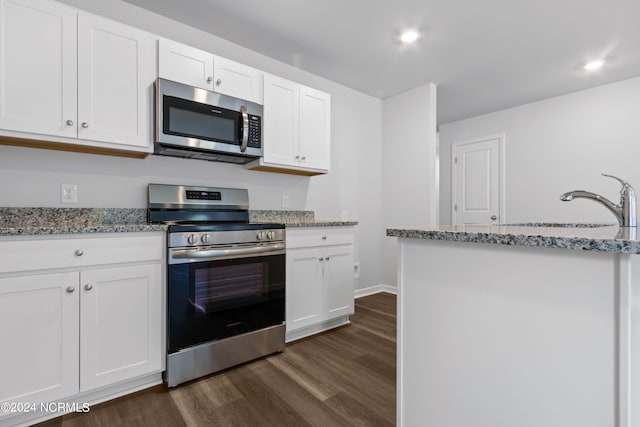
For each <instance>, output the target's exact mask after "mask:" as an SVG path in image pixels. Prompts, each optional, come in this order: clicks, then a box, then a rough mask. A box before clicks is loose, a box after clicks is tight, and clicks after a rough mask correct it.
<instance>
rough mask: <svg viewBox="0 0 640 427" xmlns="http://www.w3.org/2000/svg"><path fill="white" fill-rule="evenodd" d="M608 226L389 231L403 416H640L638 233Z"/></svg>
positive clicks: (616, 422)
mask: <svg viewBox="0 0 640 427" xmlns="http://www.w3.org/2000/svg"><path fill="white" fill-rule="evenodd" d="M634 231H635V229H633V230H629V229H628V228H627V229H620V228H618V226H617V225H615V226H613V225H603V224H590V225H588V224H582V225H581V224H520V225H512V226H490V225H467V226H457V227H456V226H439V227H426V228H403V229H400V228H396V229H388V230H387V235H388V236H392V237H398V238H399V244H398V407H397V411H398V412H397V413H398V425H400V426H415V425H424V426H446V427H458V426H460V427H463V426H464V427H466V426H474V427H485V426H486V427H489V426H491V427H512V426H531V427H534V426H535V427H539V426H545V427H552V426H558V427H560V426H563V427H566V426H581V427H588V426H593V427H609V426H610V427H614V426H616V427H618V426H624V427H630V426H634V427H636V426H639V425H640V256H637V255H638V254H640V242H639V241H638V240H637V239H636V238H635V236H634V234H635V233H634Z"/></svg>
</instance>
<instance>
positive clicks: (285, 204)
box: [282, 194, 289, 208]
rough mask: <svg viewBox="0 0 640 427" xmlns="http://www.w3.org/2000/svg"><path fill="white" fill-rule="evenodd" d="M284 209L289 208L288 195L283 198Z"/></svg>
mask: <svg viewBox="0 0 640 427" xmlns="http://www.w3.org/2000/svg"><path fill="white" fill-rule="evenodd" d="M282 207H283V208H288V207H289V196H287V195H286V194H285V195H283V196H282Z"/></svg>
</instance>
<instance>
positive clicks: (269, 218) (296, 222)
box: [0, 207, 358, 236]
mask: <svg viewBox="0 0 640 427" xmlns="http://www.w3.org/2000/svg"><path fill="white" fill-rule="evenodd" d="M249 221H250V222H252V223H277V224H285V226H286V227H287V228H301V227H343V226H353V225H357V224H358V223H357V222H355V221H324V220H322V221H318V220H316V219H315V216H314V213H313V211H267V210H250V211H249ZM166 230H167V225H164V224H148V223H147V210H146V209H142V208H42V207H26V208H25V207H0V236H27V235H31V236H34V235H53V234H83V233H133V232H152V231H166Z"/></svg>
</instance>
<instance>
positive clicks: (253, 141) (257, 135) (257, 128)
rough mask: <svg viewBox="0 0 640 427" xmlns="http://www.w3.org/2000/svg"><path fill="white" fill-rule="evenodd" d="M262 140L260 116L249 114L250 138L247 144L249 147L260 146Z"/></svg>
mask: <svg viewBox="0 0 640 427" xmlns="http://www.w3.org/2000/svg"><path fill="white" fill-rule="evenodd" d="M261 142H262V126H261V118H260V116H254V115H253V114H249V140H248V141H247V145H248V146H249V147H256V148H260V146H261V145H262V144H261Z"/></svg>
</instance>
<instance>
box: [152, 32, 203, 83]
mask: <svg viewBox="0 0 640 427" xmlns="http://www.w3.org/2000/svg"><path fill="white" fill-rule="evenodd" d="M158 76H159V77H162V78H163V79H167V80H173V81H174V82H179V83H184V84H186V85H189V86H194V87H199V88H201V89H206V90H213V54H211V53H209V52H205V51H203V50H200V49H196V48H195V47H191V46H187V45H184V44H182V43H178V42H174V41H173V40H167V39H160V40H159V41H158Z"/></svg>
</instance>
